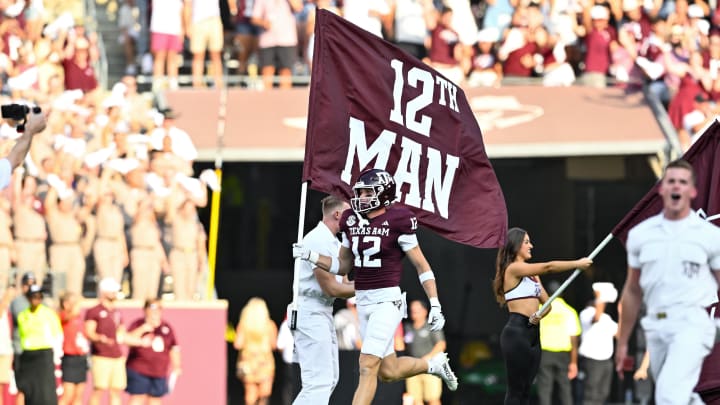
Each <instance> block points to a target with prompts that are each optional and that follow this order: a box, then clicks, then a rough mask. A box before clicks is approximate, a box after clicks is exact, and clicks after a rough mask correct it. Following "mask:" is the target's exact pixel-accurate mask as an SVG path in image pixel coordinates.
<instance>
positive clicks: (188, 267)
mask: <svg viewBox="0 0 720 405" xmlns="http://www.w3.org/2000/svg"><path fill="white" fill-rule="evenodd" d="M168 204H170V206H169V207H168V212H167V214H166V216H165V223H166V224H167V225H170V227H171V228H170V229H171V237H170V239H171V248H170V255H169V262H170V273H171V274H172V276H173V289H174V292H175V299H178V300H190V299H194V298H195V293H196V290H197V282H198V274H199V273H200V272H201V270H202V265H203V262H202V256H201V255H200V254H199V249H198V247H199V245H200V241H201V240H203V239H201V234H200V229H201V227H202V224H200V223H199V222H198V219H197V209H196V208H195V203H194V202H193V201H192V200H190V199H185V200H183V201H182V202H180V203H179V204H178V203H177V202H176V200H173V199H170V200H169V201H168Z"/></svg>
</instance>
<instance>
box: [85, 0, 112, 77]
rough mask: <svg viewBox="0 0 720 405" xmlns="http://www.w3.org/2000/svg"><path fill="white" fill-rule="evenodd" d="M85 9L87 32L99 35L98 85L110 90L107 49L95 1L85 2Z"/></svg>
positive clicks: (96, 72) (87, 0) (96, 71)
mask: <svg viewBox="0 0 720 405" xmlns="http://www.w3.org/2000/svg"><path fill="white" fill-rule="evenodd" d="M84 8H85V30H86V31H87V32H95V33H97V37H98V41H97V47H98V53H99V59H98V61H97V62H96V63H95V66H94V68H95V74H96V76H97V81H98V85H99V86H100V87H101V88H103V89H107V88H108V62H107V50H106V49H105V41H104V40H103V36H102V34H101V33H100V31H98V23H97V10H96V8H95V1H94V0H84Z"/></svg>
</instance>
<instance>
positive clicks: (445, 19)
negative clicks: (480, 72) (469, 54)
mask: <svg viewBox="0 0 720 405" xmlns="http://www.w3.org/2000/svg"><path fill="white" fill-rule="evenodd" d="M452 18H453V10H452V9H451V8H449V7H445V8H443V9H442V11H441V12H440V17H439V18H438V22H437V25H436V26H435V29H434V30H432V32H431V33H430V50H429V51H428V57H427V59H426V60H425V63H427V64H428V65H430V66H432V67H433V69H435V70H437V71H438V72H439V73H440V74H442V75H443V76H445V77H447V78H448V79H450V80H451V81H452V82H453V83H455V84H457V85H459V84H461V83H462V81H463V79H464V76H465V73H464V72H463V70H462V67H461V66H460V61H461V60H462V58H463V49H462V45H461V44H460V37H459V36H458V34H457V32H455V30H453V29H452V27H451V26H450V22H451V21H452Z"/></svg>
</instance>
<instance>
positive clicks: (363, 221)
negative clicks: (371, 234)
mask: <svg viewBox="0 0 720 405" xmlns="http://www.w3.org/2000/svg"><path fill="white" fill-rule="evenodd" d="M353 212H355V216H356V217H357V218H358V226H359V227H360V228H364V227H366V226H368V225H370V221H368V220H367V218H365V217H364V216H363V215H362V214H361V213H359V212H357V211H355V210H353Z"/></svg>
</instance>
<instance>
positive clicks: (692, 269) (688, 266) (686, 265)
mask: <svg viewBox="0 0 720 405" xmlns="http://www.w3.org/2000/svg"><path fill="white" fill-rule="evenodd" d="M683 273H684V274H685V276H686V277H687V278H696V277H697V276H698V274H700V263H695V262H691V261H683Z"/></svg>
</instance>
